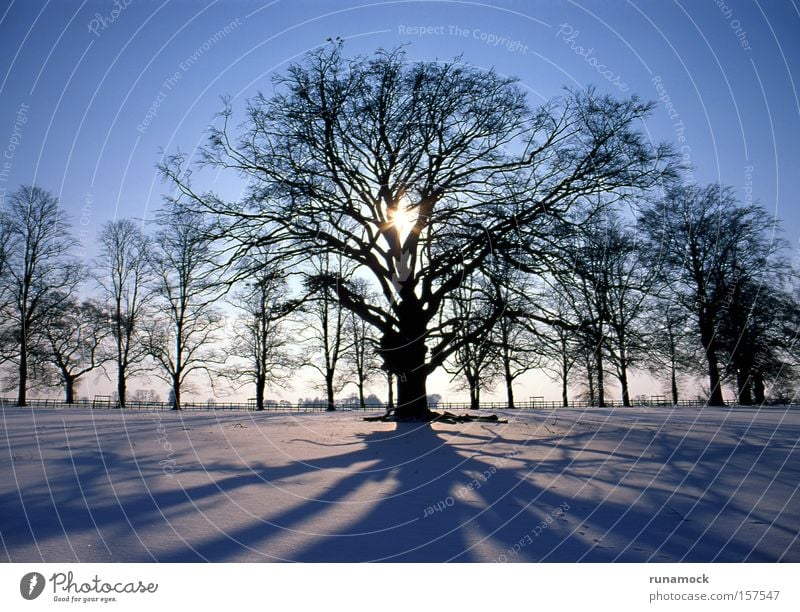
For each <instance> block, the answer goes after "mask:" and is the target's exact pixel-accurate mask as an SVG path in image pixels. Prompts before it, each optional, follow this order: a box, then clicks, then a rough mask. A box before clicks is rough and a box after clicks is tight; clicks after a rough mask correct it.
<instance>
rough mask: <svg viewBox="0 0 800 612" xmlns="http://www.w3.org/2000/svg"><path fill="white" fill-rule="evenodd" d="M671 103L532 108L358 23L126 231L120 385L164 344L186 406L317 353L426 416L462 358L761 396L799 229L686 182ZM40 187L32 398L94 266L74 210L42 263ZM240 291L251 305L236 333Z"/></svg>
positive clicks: (105, 283) (20, 201) (463, 366)
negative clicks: (356, 41) (217, 177)
mask: <svg viewBox="0 0 800 612" xmlns="http://www.w3.org/2000/svg"><path fill="white" fill-rule="evenodd" d="M652 109H653V105H652V104H649V103H645V102H642V101H640V100H639V99H638V98H636V97H631V98H628V99H624V100H618V99H615V98H612V97H610V96H602V95H599V94H597V92H595V91H594V90H591V89H590V90H588V91H576V92H566V93H565V94H564V95H563V96H561V97H558V98H555V99H553V100H551V101H549V102H547V103H546V104H544V105H542V106H540V107H538V108H531V107H530V106H529V105H528V101H527V99H526V97H525V94H524V92H523V91H522V90H521V88H519V87H518V86H517V84H516V83H515V82H514V80H513V79H509V78H506V77H502V76H500V75H498V74H496V73H495V72H493V71H488V72H486V71H481V70H478V69H476V68H473V67H470V66H468V65H465V64H463V63H461V62H459V61H454V62H451V63H446V62H437V63H429V62H416V63H413V62H408V61H407V60H406V58H405V55H404V52H403V51H402V50H395V51H379V52H378V53H377V54H375V55H374V56H372V57H357V58H352V59H348V58H346V57H344V55H343V53H342V47H341V44H339V43H334V44H331V45H330V46H328V47H326V48H323V49H320V50H317V51H314V52H312V53H311V54H309V55H308V56H306V57H305V58H304V59H303V60H302V61H301V62H299V63H296V64H293V65H292V66H291V67H290V68H289V69H288V70H287V72H286V73H285V74H284V75H281V76H279V77H277V78H276V81H275V94H274V95H273V96H272V97H269V98H267V97H265V96H262V95H259V96H257V97H256V98H255V99H253V100H251V101H250V103H249V104H248V106H247V108H246V114H245V118H244V121H243V122H242V123H241V127H240V128H239V129H240V132H239V133H238V134H234V133H232V132H233V129H232V128H229V123H230V120H231V118H232V116H233V109H232V108H230V107H229V106H227V105H226V107H225V108H224V109H223V111H222V112H221V114H220V116H219V117H218V119H217V121H216V127H213V128H212V130H211V136H210V140H209V143H208V146H207V147H206V148H205V149H204V151H203V153H202V158H201V160H200V164H199V167H198V168H190V167H189V164H188V160H186V159H185V158H184V157H183V156H181V155H175V156H172V157H170V158H167V159H166V160H165V161H164V163H163V164H162V165H161V167H160V168H161V171H162V173H163V175H164V177H165V178H166V180H167V181H168V182H169V183H170V186H171V188H172V194H171V195H170V196H169V197H167V199H166V205H165V208H164V210H163V212H162V214H161V215H160V217H159V219H158V230H157V231H156V232H155V233H154V234H153V236H151V237H147V236H145V235H144V234H142V232H141V231H139V230H136V227H135V225H134V224H131V223H130V222H125V221H123V222H118V223H115V224H109V225H107V226H106V227H105V228H104V230H103V232H102V234H101V238H100V243H101V246H102V250H101V253H100V255H99V258H98V265H97V266H96V268H97V269H96V270H95V276H96V277H97V281H98V284H99V285H100V287H101V289H102V297H101V301H100V306H99V307H98V308H97V312H98V313H101V314H100V316H101V318H104V319H105V320H107V321H108V322H110V324H111V329H112V334H111V336H112V341H113V346H114V355H113V362H114V363H115V364H116V366H117V374H118V376H117V378H118V381H119V382H118V386H119V390H118V393H119V396H120V398H124V396H125V382H124V381H125V380H126V379H127V377H128V376H129V375H131V374H133V373H136V372H138V371H139V369H140V368H142V367H144V366H145V365H147V367H148V368H150V369H152V368H153V364H156V365H157V366H158V367H157V368H156V370H155V371H157V372H158V373H159V375H160V376H162V377H164V378H165V379H166V380H168V382H169V383H170V385H171V387H172V389H173V396H174V398H175V402H176V405H180V395H181V389H182V388H184V387H185V384H186V382H187V380H189V378H190V377H193V376H194V375H196V374H197V373H198V372H200V371H202V372H205V373H211V372H212V371H213V372H214V373H215V374H216V375H219V374H224V375H225V376H226V377H227V378H228V379H229V380H238V381H252V382H254V383H255V385H256V396H257V398H258V401H259V402H263V396H264V388H265V387H266V385H268V384H271V383H275V382H279V381H283V380H286V379H287V378H288V377H289V376H290V375H291V372H292V371H294V370H296V368H297V367H300V366H303V365H310V366H311V367H313V368H315V369H316V370H317V371H318V373H319V378H320V379H321V380H323V381H324V385H323V387H324V390H325V394H326V397H327V401H328V403H329V407H331V408H332V407H333V399H334V396H335V395H336V394H337V393H339V392H340V391H341V388H342V386H343V384H345V383H346V382H348V381H352V382H353V383H354V384H355V385H356V387H357V388H358V390H359V393H360V397H361V398H362V402H363V401H364V400H363V398H364V393H365V389H366V387H367V386H368V384H369V383H370V382H371V381H374V380H376V379H377V378H378V376H381V377H386V380H387V382H388V388H389V389H390V404H393V403H394V399H395V398H394V397H393V388H394V387H393V382H394V383H396V385H397V398H396V404H397V414H398V416H402V417H409V418H427V417H428V416H429V410H428V394H427V389H426V381H427V378H428V376H429V375H430V374H431V373H433V372H434V371H436V370H437V369H439V368H444V369H445V370H447V371H448V372H450V373H451V374H452V376H453V377H454V380H458V381H461V382H463V384H464V386H465V388H467V389H468V390H469V392H470V397H471V400H472V403H473V405H476V406H477V405H478V403H479V402H480V394H481V391H482V390H486V389H490V388H493V387H494V386H495V385H496V384H498V383H499V381H502V382H503V386H504V387H505V390H506V394H507V398H508V403H509V405H510V406H513V405H514V395H513V391H514V382H515V381H516V380H518V379H519V377H520V376H522V375H524V374H525V373H526V372H528V371H530V370H532V369H536V368H541V369H545V370H547V371H549V372H550V373H551V375H552V376H554V377H555V378H557V379H559V380H560V381H561V383H562V395H563V400H564V402H565V403H566V402H567V401H568V391H569V388H570V385H571V384H574V383H575V382H579V383H582V385H583V386H584V387H585V392H586V393H587V395H588V397H589V399H590V400H591V401H593V402H595V403H597V404H600V405H603V404H604V403H605V401H606V396H607V385H608V380H609V377H612V378H613V379H616V381H617V382H618V383H619V387H620V389H621V395H622V399H623V402H624V403H625V404H626V405H629V404H630V391H629V379H630V376H631V373H632V372H634V371H643V370H650V371H653V372H656V373H657V374H658V375H659V376H663V377H665V378H666V379H667V380H668V384H669V387H670V390H671V394H672V399H673V400H674V401H676V402H677V400H678V394H679V386H680V385H679V382H680V377H681V376H695V375H697V374H698V373H700V372H701V370H702V373H703V375H704V376H705V378H706V380H707V383H708V388H707V392H708V393H707V397H708V401H709V403H711V404H715V405H720V404H722V403H723V398H722V386H723V384H725V383H726V382H727V381H732V382H733V384H734V386H735V388H736V392H737V400H738V401H739V402H741V403H752V402H762V401H764V399H765V395H766V389H767V386H768V385H770V384H771V385H773V387H774V386H775V385H776V384H785V385H790V384H793V383H794V382H795V379H796V375H797V369H796V361H797V354H798V347H797V345H796V342H795V338H796V337H797V332H798V331H800V316H799V312H800V311H799V309H798V300H797V295H796V293H795V289H794V287H795V284H794V283H793V282H792V281H793V279H794V273H793V270H792V268H791V266H790V265H789V263H788V262H787V261H786V259H785V256H784V253H785V249H784V245H783V243H782V242H781V241H780V240H778V239H775V238H774V233H775V229H776V227H775V223H774V222H773V220H772V219H771V218H770V217H769V216H768V215H767V214H766V213H765V211H764V210H763V209H761V208H760V207H758V206H756V205H747V206H743V205H740V204H739V203H737V202H736V200H735V198H734V197H733V194H732V192H731V191H730V190H729V189H726V188H724V187H721V186H718V185H711V186H707V187H702V186H696V185H687V184H683V183H682V182H681V175H682V168H681V167H680V165H679V163H678V157H677V156H676V155H675V154H674V152H673V150H672V148H671V146H670V145H669V144H668V143H661V144H653V143H652V142H651V140H650V139H649V138H647V137H646V136H645V135H644V134H643V132H642V130H641V127H640V126H641V122H642V120H644V119H645V118H646V117H647V116H648V115H649V114H650V113H651V111H652ZM207 168H210V169H212V170H213V171H214V172H215V174H216V173H219V172H225V171H231V172H234V173H236V175H237V176H238V177H240V178H243V179H244V180H245V181H246V189H245V190H244V192H245V194H246V195H245V196H244V198H242V199H240V200H236V201H228V200H226V199H225V198H223V197H221V196H219V195H217V194H215V193H213V192H211V191H208V190H203V189H200V188H198V187H197V186H196V184H195V180H193V175H192V171H191V170H193V169H196V170H200V171H201V172H199V173H198V174H197V176H200V177H202V176H203V173H202V170H203V169H207ZM28 201H42V202H43V201H48V202H50V205H51V207H53V208H54V209H55V210H56V211H57V205H56V203H55V202H54V201H52V198H51V196H49V195H48V194H44V193H43V192H41V191H39V190H36V189H34V188H32V189H23V190H21V191H20V192H18V194H16V195H15V196H13V197H12V198H11V199H10V202H11V206H10V207H9V208H8V211H7V213H6V216H7V217H8V220H7V221H5V222H4V224H5V225H6V226H7V229H4V230H3V231H6V232H10V233H9V235H10V236H12V237H11V238H10V239H9V240H8V241H5V240H4V244H6V242H8V245H9V248H7V249H6V250H7V251H8V254H7V257H8V259H9V265H6V266H4V268H3V270H6V269H7V270H9V271H10V272H8V273H6V272H3V278H4V279H6V280H4V281H3V289H2V291H3V292H4V293H3V303H4V304H6V306H4V308H7V309H10V312H11V313H12V314H10V315H9V316H7V317H4V325H5V327H4V330H7V331H4V343H3V345H4V347H7V346H13V347H15V348H13V350H11V351H10V352H6V353H4V354H5V355H7V357H6V358H7V359H8V360H12V361H14V362H15V364H16V365H17V366H18V372H19V375H18V383H19V389H20V398H19V399H20V403H24V399H25V396H24V394H25V381H26V379H27V368H28V366H29V363H30V359H29V357H30V356H32V355H38V353H39V352H42V353H43V354H44V353H47V352H48V351H43V350H42V349H41V347H42V346H48V347H50V348H49V352H50V353H53V352H54V350H53V349H52V347H53V346H54V345H53V344H52V343H51V344H47V343H44V341H43V340H42V339H43V338H46V336H47V332H46V331H45V328H47V327H48V326H52V325H51V323H52V322H53V321H56V320H58V317H56V316H55V314H54V313H61V312H63V311H64V309H63V306H64V304H65V303H67V302H69V300H70V299H72V297H71V296H73V295H74V291H75V289H76V288H77V287H78V286H79V285H80V279H81V278H82V276H81V272H80V270H79V269H78V267H76V265H75V264H74V263H70V262H69V259H68V258H67V257H66V255H65V254H66V252H67V251H68V247H69V239H68V238H66V236H68V232H66V231H65V228H64V227H63V221H61V220H59V219H57V218H55V217H54V218H53V219H51V220H49V221H48V222H47V223H45V224H44V225H46V227H47V231H51V232H52V234H51V236H50V238H48V239H47V240H44V242H42V244H45V243H46V244H48V245H51V243H52V246H48V247H47V248H48V249H50V250H49V251H48V254H47V255H46V256H44V257H41V256H40V257H39V263H38V264H37V265H38V266H39V268H38V271H36V272H35V273H34V274H33V275H31V276H30V279H31V283H32V284H31V283H29V282H28V281H27V280H25V279H26V278H28V276H27V274H28V273H27V272H24V270H25V267H24V266H22V267H20V263H21V259H20V258H24V257H28V253H29V250H30V249H29V248H28V246H24V245H25V244H27V243H26V240H27V239H22V238H20V236H29V235H32V233H31V231H30V229H27V230H24V231H23V232H22V233H20V232H21V230H20V228H19V227H18V226H20V227H21V226H24V225H25V223H23V222H21V221H20V220H21V219H24V218H27V217H25V214H27V215H28V216H30V214H31V213H30V206H29V205H28V204H26V202H28ZM26 206H27V208H26ZM25 211H28V212H27V213H25V214H22V213H23V212H25ZM37 214H38V213H37ZM34 217H36V215H34ZM36 218H38V217H36ZM59 223H61V226H60V229H57V228H58V224H59ZM15 224H16V225H15ZM34 225H35V224H34ZM123 227H125V228H127V229H126V230H125V231H124V232H123V230H122V228H123ZM25 232H28V233H25ZM118 234H125V235H126V236H129V238H127V239H123V237H122V236H121V235H118ZM126 240H129V241H128V242H126ZM123 244H125V245H128V246H125V247H124V248H122V245H123ZM120 253H124V255H120ZM44 260H46V261H48V262H49V263H47V264H46V265H45V264H43V263H42V262H43V261H44ZM37 274H38V275H40V276H36V275H37ZM15 275H17V276H15ZM45 277H46V282H44V281H43V279H45ZM34 279H38V280H35V281H34ZM26 283H27V284H28V285H30V286H29V287H28V288H27V289H26V288H25V286H26ZM34 285H36V286H37V287H38V286H39V285H41V286H42V287H44V289H41V290H40V289H33V290H32V289H31V288H32V287H33V286H34ZM37 292H38V293H37ZM223 296H228V297H229V298H230V297H231V296H232V297H233V299H232V300H231V301H232V303H234V304H235V305H236V306H237V307H238V308H239V309H240V310H241V311H242V312H243V313H244V314H243V316H242V317H240V318H239V319H238V320H237V322H236V323H235V324H234V325H233V326H232V327H229V329H228V331H227V334H226V335H227V336H228V337H229V338H232V341H231V342H230V343H228V344H225V343H222V344H221V343H220V342H219V336H220V335H221V334H220V332H221V329H222V326H223V324H224V318H223V317H222V313H221V312H220V310H219V304H220V303H221V302H220V301H221V300H222V298H223ZM73 305H74V304H73ZM87 308H88V307H87ZM88 319H89V317H88V315H86V316H79V317H77V319H76V320H80V321H85V320H88ZM75 327H76V326H75V325H74V324H72V325H69V324H67V325H66V328H69V329H74V328H75ZM81 337H82V338H84V337H87V338H88V336H81ZM83 344H84V346H87V347H88V346H89V345H90V344H91V342H88V341H87V342H84V343H83ZM101 344H102V343H101ZM72 345H73V346H74V345H75V342H73V343H72ZM3 350H4V351H5V350H6V349H5V348H4V349H3ZM310 353H313V354H314V355H316V357H315V358H313V359H312V358H310V357H309V354H310ZM82 355H83V357H82V361H81V363H82V366H81V368H83V369H85V368H87V367H90V366H91V365H92V363H93V362H92V361H91V359H90V355H91V351H90V350H88V349H84V350H83V354H82ZM231 359H233V361H231ZM46 361H47V360H46V359H42V362H46ZM32 363H34V364H37V363H39V359H38V358H36V359H33V362H32ZM51 363H52V360H51ZM345 365H346V366H347V369H348V370H349V372H350V373H351V375H349V376H342V375H341V372H342V368H343V366H345ZM59 367H60V366H59ZM76 367H77V366H76ZM61 371H62V372H63V371H64V370H63V368H61ZM75 371H82V370H75ZM62 378H64V380H65V382H66V378H65V377H64V376H63V375H62ZM214 379H215V376H211V377H210V380H212V382H213V381H214ZM122 401H124V399H122Z"/></svg>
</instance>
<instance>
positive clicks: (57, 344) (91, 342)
mask: <svg viewBox="0 0 800 612" xmlns="http://www.w3.org/2000/svg"><path fill="white" fill-rule="evenodd" d="M108 334H109V330H108V315H107V313H105V312H104V311H103V310H102V309H101V308H100V306H98V305H97V304H96V303H94V302H92V301H89V300H87V301H84V302H82V303H80V302H78V301H77V300H75V299H70V300H68V301H66V302H64V301H61V305H60V307H59V309H58V311H57V312H55V311H54V312H53V313H52V316H50V317H48V318H47V319H46V321H45V322H44V326H43V332H42V335H43V336H44V340H45V342H44V343H43V346H41V347H37V349H36V350H37V351H41V352H42V354H41V359H42V360H43V361H44V362H46V363H48V364H50V366H51V367H52V368H53V369H54V370H55V372H56V375H57V377H58V378H59V380H60V382H61V383H62V384H63V385H64V390H65V400H64V401H65V402H66V403H67V404H72V403H74V401H75V387H76V386H77V384H78V381H79V380H80V379H81V378H82V377H83V376H85V375H86V374H88V373H89V372H92V371H93V370H95V369H96V368H99V367H100V366H101V365H102V364H103V362H104V361H105V357H104V355H103V350H102V345H103V342H104V340H105V339H106V338H107V337H108Z"/></svg>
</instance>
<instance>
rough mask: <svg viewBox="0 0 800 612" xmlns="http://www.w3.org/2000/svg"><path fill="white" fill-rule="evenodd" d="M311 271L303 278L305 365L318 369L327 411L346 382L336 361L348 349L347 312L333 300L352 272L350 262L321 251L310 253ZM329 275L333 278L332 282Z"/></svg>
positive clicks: (332, 409) (338, 360) (330, 408)
mask: <svg viewBox="0 0 800 612" xmlns="http://www.w3.org/2000/svg"><path fill="white" fill-rule="evenodd" d="M311 266H312V272H311V274H310V275H309V276H308V277H307V279H306V288H307V289H308V291H309V295H310V297H309V298H308V300H307V301H306V305H305V308H304V312H305V315H306V317H305V320H306V321H308V324H309V325H308V332H309V334H310V335H309V336H308V341H309V348H310V351H311V354H310V355H309V356H308V358H307V359H306V360H305V361H306V365H308V366H309V367H311V368H312V369H314V370H316V371H317V372H319V374H320V375H321V376H322V379H323V387H322V388H323V390H324V392H325V397H326V401H327V408H326V410H328V411H329V412H332V411H334V410H336V402H335V397H336V394H337V393H339V392H340V391H341V390H342V389H343V388H344V386H345V384H347V381H346V380H345V379H343V378H342V377H341V376H338V373H339V371H338V367H339V362H340V361H341V359H342V357H343V356H344V354H345V352H346V351H347V349H348V343H347V339H346V338H345V331H344V326H345V320H346V313H345V311H344V309H343V308H342V306H341V304H339V302H338V301H337V300H336V293H337V292H338V291H339V284H344V283H345V282H346V280H348V279H349V278H350V276H351V274H352V266H349V267H348V266H347V263H346V262H345V261H343V260H342V258H341V257H339V256H338V255H336V254H329V253H321V254H318V255H316V256H314V257H313V261H312V262H311ZM329 279H334V283H335V284H334V285H333V286H331V285H330V284H329V283H328V282H326V281H328V280H329Z"/></svg>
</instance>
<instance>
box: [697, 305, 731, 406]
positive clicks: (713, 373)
mask: <svg viewBox="0 0 800 612" xmlns="http://www.w3.org/2000/svg"><path fill="white" fill-rule="evenodd" d="M705 320H706V319H705V318H704V317H702V316H701V326H700V327H701V329H700V340H701V341H702V343H703V350H704V352H705V356H706V364H707V366H708V385H709V396H708V405H709V406H724V405H725V400H723V399H722V381H721V377H720V375H719V364H718V363H717V344H716V342H715V341H714V329H713V327H712V326H710V325H708V324H705V323H703V322H704V321H705Z"/></svg>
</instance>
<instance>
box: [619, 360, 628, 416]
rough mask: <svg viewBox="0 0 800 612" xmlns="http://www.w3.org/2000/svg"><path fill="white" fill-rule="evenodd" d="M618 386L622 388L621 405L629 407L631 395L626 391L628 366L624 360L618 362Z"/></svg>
mask: <svg viewBox="0 0 800 612" xmlns="http://www.w3.org/2000/svg"><path fill="white" fill-rule="evenodd" d="M619 385H620V387H621V388H622V405H623V406H625V407H626V408H630V407H631V393H630V389H628V366H627V364H626V363H625V361H624V360H621V361H620V372H619Z"/></svg>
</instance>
